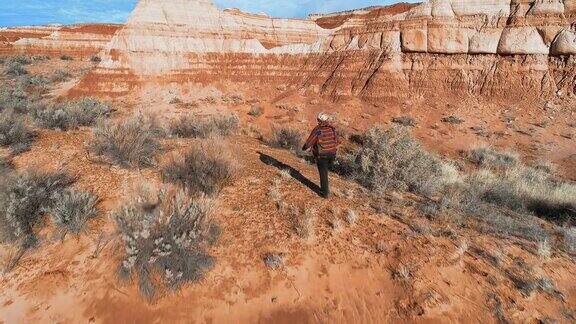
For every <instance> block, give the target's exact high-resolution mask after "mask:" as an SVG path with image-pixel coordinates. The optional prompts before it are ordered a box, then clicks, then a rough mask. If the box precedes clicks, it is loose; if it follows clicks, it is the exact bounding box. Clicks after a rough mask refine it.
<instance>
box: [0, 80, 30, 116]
mask: <svg viewBox="0 0 576 324" xmlns="http://www.w3.org/2000/svg"><path fill="white" fill-rule="evenodd" d="M30 99H31V98H30V96H29V95H28V94H27V93H26V91H25V89H23V88H22V87H19V86H17V87H8V86H3V87H2V88H0V112H1V111H6V110H12V111H14V112H16V113H21V114H24V113H27V112H28V111H29V109H30V107H31V106H32V103H31V100H30Z"/></svg>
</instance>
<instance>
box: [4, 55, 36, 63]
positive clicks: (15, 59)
mask: <svg viewBox="0 0 576 324" xmlns="http://www.w3.org/2000/svg"><path fill="white" fill-rule="evenodd" d="M32 61H33V58H30V57H27V56H23V55H16V56H12V57H11V58H10V59H9V60H8V62H14V63H18V64H22V65H28V64H32Z"/></svg>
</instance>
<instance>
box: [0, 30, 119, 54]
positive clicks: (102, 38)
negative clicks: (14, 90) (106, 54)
mask: <svg viewBox="0 0 576 324" xmlns="http://www.w3.org/2000/svg"><path fill="white" fill-rule="evenodd" d="M120 28H121V25H76V26H40V27H18V28H3V29H0V54H4V55H13V54H49V55H61V54H68V55H74V56H89V55H94V54H96V53H98V52H100V51H101V50H102V49H103V48H104V47H106V46H107V45H108V44H109V43H110V40H111V39H112V37H113V36H114V34H115V33H116V31H118V30H119V29H120Z"/></svg>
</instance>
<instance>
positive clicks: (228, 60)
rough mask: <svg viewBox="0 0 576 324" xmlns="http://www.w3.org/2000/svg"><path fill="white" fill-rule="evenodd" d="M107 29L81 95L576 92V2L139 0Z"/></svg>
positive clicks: (75, 38) (76, 42)
mask: <svg viewBox="0 0 576 324" xmlns="http://www.w3.org/2000/svg"><path fill="white" fill-rule="evenodd" d="M85 35H86V34H84V35H82V36H79V34H78V33H76V32H75V31H68V30H66V31H62V30H58V31H52V32H51V33H50V35H48V36H43V37H42V38H35V39H34V40H31V39H30V38H23V39H21V40H18V41H16V42H14V44H15V46H23V47H29V46H45V47H47V48H50V47H51V46H56V47H57V45H56V44H58V43H59V42H60V43H62V42H64V43H66V44H68V46H70V44H72V45H73V46H72V47H74V46H78V47H81V46H82V42H84V41H86V39H83V38H82V37H85ZM94 35H96V34H94ZM106 37H109V36H108V35H106V36H103V35H98V36H94V37H92V36H90V41H89V43H91V44H98V46H94V48H97V47H99V46H101V45H102V46H104V50H103V51H102V52H101V53H100V55H101V56H102V57H103V61H102V63H101V65H100V66H99V68H98V69H97V70H95V71H93V73H91V74H90V75H88V76H87V78H86V79H85V80H83V81H82V82H81V83H80V84H79V85H78V87H77V88H76V90H77V91H83V90H86V91H88V90H90V91H93V90H95V89H97V90H98V89H99V90H101V91H104V92H118V91H119V92H126V91H129V90H130V89H132V88H133V87H135V86H137V85H138V83H139V82H150V81H151V82H170V81H183V80H187V81H193V82H211V81H214V80H219V79H223V80H229V81H232V82H266V84H276V83H283V84H291V85H294V86H297V87H300V88H302V89H310V90H313V91H318V92H321V93H323V94H326V95H330V96H333V97H334V98H335V99H336V98H338V97H340V96H361V97H363V98H365V99H379V98H382V97H388V96H396V97H398V96H402V95H410V94H411V93H413V92H414V91H419V92H426V91H428V90H430V91H432V92H434V93H438V90H439V89H440V90H441V89H444V90H446V91H450V92H458V93H466V94H472V95H476V94H479V93H482V94H486V93H489V94H491V95H494V96H498V95H500V96H506V95H507V94H508V93H510V92H509V91H510V90H514V91H516V92H518V91H520V92H521V93H522V94H521V96H522V97H532V98H537V97H541V96H548V95H552V94H556V93H562V94H565V95H573V94H574V92H576V85H575V84H576V68H575V65H576V0H430V1H427V2H424V3H421V4H415V5H414V4H397V5H393V6H388V7H372V8H366V9H360V10H356V11H348V12H342V13H335V14H330V15H311V16H310V18H309V19H306V20H304V19H277V18H271V17H268V16H266V15H257V14H248V13H244V12H241V11H240V10H237V9H226V10H220V9H219V8H217V7H216V6H215V5H214V4H213V3H212V2H211V1H210V0H170V1H169V0H141V1H140V2H139V3H138V5H137V6H136V8H135V10H134V11H133V12H132V14H131V16H130V18H129V20H128V22H127V23H126V25H125V26H123V27H122V28H121V29H119V30H118V31H117V32H116V33H115V35H114V37H113V38H112V39H111V40H110V41H107V40H106ZM56 40H57V41H56ZM104 43H105V44H106V45H103V44H104ZM84 44H85V43H84Z"/></svg>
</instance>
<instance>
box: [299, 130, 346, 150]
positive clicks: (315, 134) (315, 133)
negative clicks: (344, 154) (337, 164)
mask: <svg viewBox="0 0 576 324" xmlns="http://www.w3.org/2000/svg"><path fill="white" fill-rule="evenodd" d="M338 144H339V143H338V138H337V137H336V131H335V129H334V127H333V126H332V125H330V124H328V123H320V124H318V126H316V127H315V128H314V129H313V130H312V133H310V136H309V137H308V139H307V140H306V143H305V144H304V147H303V148H302V150H304V151H306V150H307V149H309V148H312V153H313V154H314V156H316V157H318V156H334V155H336V152H337V151H338Z"/></svg>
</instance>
